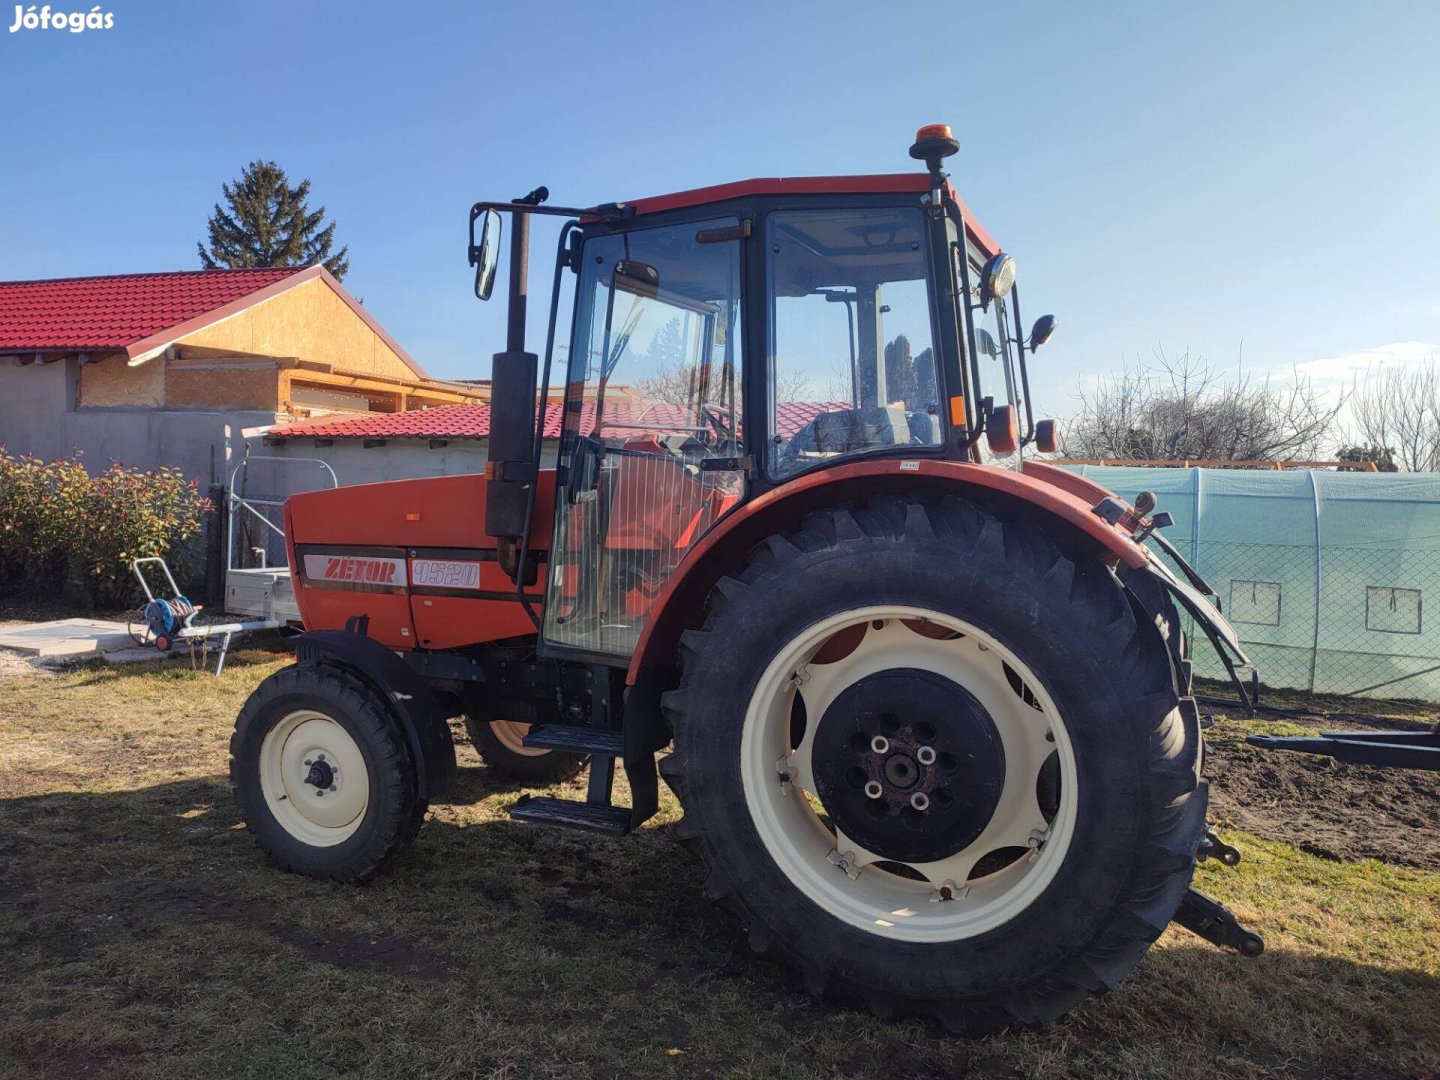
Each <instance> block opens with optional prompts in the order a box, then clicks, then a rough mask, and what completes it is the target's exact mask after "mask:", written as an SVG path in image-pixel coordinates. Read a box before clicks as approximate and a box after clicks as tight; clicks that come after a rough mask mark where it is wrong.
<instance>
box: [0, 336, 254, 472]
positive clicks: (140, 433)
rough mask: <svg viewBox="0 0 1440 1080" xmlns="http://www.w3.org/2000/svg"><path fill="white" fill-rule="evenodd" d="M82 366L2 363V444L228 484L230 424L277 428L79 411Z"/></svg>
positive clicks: (174, 415) (207, 417)
mask: <svg viewBox="0 0 1440 1080" xmlns="http://www.w3.org/2000/svg"><path fill="white" fill-rule="evenodd" d="M75 375H76V361H75V360H73V359H67V360H64V361H60V362H57V363H54V364H27V365H26V366H24V367H17V366H16V365H14V364H13V363H9V362H6V363H3V364H0V445H3V446H4V447H5V448H6V449H7V450H9V451H10V452H11V453H12V454H33V455H35V456H36V457H40V458H45V459H46V460H54V459H56V458H62V457H68V456H70V455H71V454H74V453H76V452H77V451H79V452H80V453H81V455H82V457H83V459H84V460H85V461H86V463H87V464H88V466H89V468H90V470H91V471H92V472H95V471H100V470H103V469H105V468H106V467H107V466H108V465H109V464H110V462H111V461H112V460H114V461H119V462H120V463H121V464H123V465H127V466H131V467H133V468H140V469H150V468H156V467H158V466H170V467H173V468H179V469H183V470H184V471H185V473H186V474H187V475H188V476H189V477H191V478H192V479H197V480H199V481H200V482H201V484H202V485H208V484H218V483H224V482H225V480H226V474H227V470H226V468H225V455H226V447H227V430H226V429H227V426H228V427H229V429H230V430H231V431H232V432H234V433H235V434H236V437H237V438H238V433H239V432H240V431H241V430H242V429H244V428H256V427H268V426H270V425H273V424H274V423H276V420H277V417H276V415H275V414H274V413H273V412H255V411H250V410H219V411H213V412H212V411H202V410H191V409H147V408H134V409H130V408H113V409H74V408H73V403H74V400H75Z"/></svg>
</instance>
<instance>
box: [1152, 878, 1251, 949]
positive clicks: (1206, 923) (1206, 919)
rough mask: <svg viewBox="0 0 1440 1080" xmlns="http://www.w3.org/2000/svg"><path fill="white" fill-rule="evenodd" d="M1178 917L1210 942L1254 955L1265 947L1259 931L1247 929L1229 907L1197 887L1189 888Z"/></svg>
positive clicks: (1194, 932) (1192, 930)
mask: <svg viewBox="0 0 1440 1080" xmlns="http://www.w3.org/2000/svg"><path fill="white" fill-rule="evenodd" d="M1174 921H1175V922H1177V923H1179V924H1180V925H1181V926H1183V927H1185V929H1186V930H1189V931H1190V932H1191V933H1192V934H1196V935H1198V936H1200V937H1202V938H1204V939H1205V940H1206V941H1208V942H1210V944H1212V945H1218V946H1220V948H1222V949H1234V950H1235V951H1236V952H1238V953H1239V954H1240V955H1241V956H1249V957H1252V958H1253V957H1256V956H1259V955H1260V954H1261V953H1263V952H1264V951H1265V942H1264V941H1263V940H1262V939H1261V937H1260V935H1259V934H1257V933H1255V931H1253V930H1247V929H1245V927H1243V926H1241V925H1240V920H1239V919H1237V918H1235V915H1234V913H1233V912H1232V911H1231V910H1230V909H1229V908H1227V907H1226V906H1225V905H1224V904H1222V903H1219V902H1218V901H1215V900H1211V899H1210V897H1208V896H1206V895H1205V894H1204V893H1202V892H1200V891H1198V890H1197V889H1195V888H1190V889H1188V890H1186V892H1185V899H1184V900H1182V901H1180V910H1179V911H1177V912H1175V919H1174Z"/></svg>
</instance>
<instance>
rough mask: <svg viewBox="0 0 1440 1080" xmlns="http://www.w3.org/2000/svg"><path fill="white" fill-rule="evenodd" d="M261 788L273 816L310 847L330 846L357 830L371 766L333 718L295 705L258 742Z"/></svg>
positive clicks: (367, 798)
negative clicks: (262, 739)
mask: <svg viewBox="0 0 1440 1080" xmlns="http://www.w3.org/2000/svg"><path fill="white" fill-rule="evenodd" d="M260 788H261V791H262V792H263V793H264V795H265V805H266V806H267V807H269V809H270V813H271V814H273V815H274V817H275V820H276V821H278V822H279V823H280V826H281V828H283V829H284V830H285V831H286V832H287V833H289V834H290V835H291V836H293V837H295V839H297V840H299V841H301V842H302V843H305V844H308V845H310V846H311V847H333V846H335V845H336V844H340V843H343V842H344V841H346V840H348V839H349V838H350V837H351V836H354V835H355V833H356V831H357V830H359V828H360V825H361V822H363V821H364V820H365V811H366V809H367V808H368V807H369V805H370V772H369V770H368V769H367V768H366V767H365V757H364V755H363V754H362V753H361V752H360V747H359V745H358V744H357V743H356V742H355V740H354V738H353V737H351V735H350V733H349V732H348V731H346V730H345V728H344V727H343V726H342V725H341V724H339V723H338V722H337V721H335V720H334V719H333V718H331V717H329V716H326V715H325V714H324V713H321V712H316V711H314V710H312V709H299V710H296V711H295V712H292V713H288V714H286V715H285V716H284V717H282V718H281V719H280V721H279V722H278V723H276V724H275V726H274V727H272V728H271V729H270V730H269V732H267V733H266V735H265V740H264V742H262V743H261V745H260Z"/></svg>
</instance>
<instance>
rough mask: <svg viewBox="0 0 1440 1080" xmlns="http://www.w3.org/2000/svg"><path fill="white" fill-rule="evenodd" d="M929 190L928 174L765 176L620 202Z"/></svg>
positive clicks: (977, 234)
mask: <svg viewBox="0 0 1440 1080" xmlns="http://www.w3.org/2000/svg"><path fill="white" fill-rule="evenodd" d="M945 188H946V191H947V192H948V194H949V196H950V198H952V199H954V200H955V203H956V205H958V206H959V207H960V212H961V214H962V215H963V216H964V219H965V231H966V232H968V233H969V234H970V239H971V240H972V241H974V243H975V245H976V246H977V247H979V248H980V249H981V250H982V251H983V252H984V253H985V254H986V255H987V256H989V255H994V254H995V253H996V252H998V251H1000V250H1001V248H1000V245H999V244H998V243H996V241H995V238H994V237H992V236H991V235H990V233H989V232H987V231H986V229H985V227H984V226H983V225H981V224H980V222H979V221H978V220H977V219H976V218H975V215H974V214H973V213H971V211H970V207H968V206H967V205H965V200H964V199H962V198H960V195H959V193H958V192H957V191H956V190H955V188H954V186H953V185H951V184H950V183H949V182H948V181H947V182H946V184H945ZM929 190H930V176H929V174H927V173H888V174H882V175H879V176H765V177H757V178H755V179H753V180H738V181H735V182H733V183H729V184H715V185H712V186H711V187H702V188H692V189H691V190H689V191H677V192H675V193H673V194H670V195H656V196H652V197H651V198H646V199H634V200H632V201H630V202H628V203H620V204H618V205H620V206H624V207H630V208H633V209H634V211H635V213H636V214H637V215H641V214H658V213H660V212H661V211H664V210H682V209H685V208H687V207H692V206H704V205H705V204H707V203H717V202H725V201H727V200H729V199H743V198H746V197H747V196H752V195H859V194H876V193H880V194H884V193H887V192H888V193H896V194H906V195H910V194H918V193H920V192H923V191H929Z"/></svg>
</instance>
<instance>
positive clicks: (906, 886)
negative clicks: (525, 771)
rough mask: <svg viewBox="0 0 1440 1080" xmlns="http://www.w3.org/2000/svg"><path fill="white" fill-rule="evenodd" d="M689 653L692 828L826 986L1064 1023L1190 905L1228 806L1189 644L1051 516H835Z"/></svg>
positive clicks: (726, 592)
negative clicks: (1210, 773)
mask: <svg viewBox="0 0 1440 1080" xmlns="http://www.w3.org/2000/svg"><path fill="white" fill-rule="evenodd" d="M755 627H764V628H765V632H764V633H763V634H758V633H756V632H755V631H754V628H755ZM682 664H683V668H682V681H681V686H680V689H679V690H677V691H675V692H674V693H673V694H671V695H669V696H668V697H667V698H666V706H667V709H668V710H669V712H670V714H671V719H672V722H673V723H674V725H675V744H676V752H675V753H674V754H673V755H672V756H671V757H670V758H669V759H668V760H667V764H666V768H665V772H666V775H667V779H668V780H670V782H671V784H672V786H673V787H675V789H676V791H677V793H678V794H679V796H680V799H681V802H682V803H683V805H684V807H685V812H686V818H685V821H684V822H682V824H681V827H680V830H681V835H682V837H685V838H686V839H687V840H688V841H689V842H690V843H692V844H693V845H694V846H695V847H696V848H697V849H698V850H699V852H700V854H701V856H702V857H703V858H704V860H705V861H706V863H707V864H708V866H709V880H708V883H707V885H708V888H707V891H708V892H710V893H712V894H714V895H716V896H718V897H721V898H723V899H725V900H727V901H728V902H729V903H730V904H731V905H732V906H733V907H734V908H736V909H737V910H738V911H739V913H740V914H741V915H742V916H743V917H744V918H745V919H746V921H747V922H748V923H749V926H750V937H751V942H752V944H753V945H754V946H755V947H756V948H757V949H758V950H760V951H765V952H773V953H775V954H776V955H777V956H779V957H780V958H782V959H785V960H788V961H790V962H791V963H793V964H795V965H796V966H798V967H799V968H801V970H802V971H803V972H804V973H805V979H806V983H807V985H809V987H810V988H811V989H812V990H814V991H816V992H826V991H834V992H837V993H839V994H842V995H849V996H858V997H861V998H864V999H866V1000H868V1001H869V1002H870V1003H871V1005H872V1007H874V1009H875V1011H876V1012H877V1013H881V1014H890V1013H894V1012H904V1013H915V1014H922V1015H933V1016H937V1017H939V1018H940V1019H942V1020H944V1021H946V1022H947V1023H948V1024H950V1025H951V1026H952V1027H954V1028H956V1029H957V1030H962V1031H966V1032H973V1033H980V1032H985V1031H990V1030H994V1029H996V1028H998V1027H1003V1026H1005V1025H1007V1024H1012V1023H1017V1022H1018V1023H1037V1022H1043V1021H1046V1020H1050V1019H1053V1018H1054V1017H1056V1016H1059V1015H1060V1014H1062V1013H1063V1012H1065V1011H1066V1010H1068V1009H1069V1008H1071V1007H1073V1006H1074V1005H1075V1004H1076V1003H1078V1002H1079V1001H1080V1000H1082V999H1083V998H1084V997H1085V996H1086V995H1088V994H1090V993H1094V992H1103V991H1104V990H1106V989H1109V988H1111V987H1113V986H1114V985H1116V984H1117V983H1118V982H1119V980H1120V979H1121V978H1123V976H1124V975H1125V974H1126V973H1127V972H1128V971H1129V970H1130V969H1131V968H1132V967H1133V966H1134V965H1135V963H1137V962H1138V961H1139V959H1140V957H1141V955H1143V953H1144V952H1145V950H1146V948H1147V947H1148V946H1149V944H1150V943H1151V942H1152V941H1154V939H1155V938H1156V937H1158V936H1159V934H1160V932H1161V931H1162V930H1163V929H1164V928H1165V926H1166V924H1168V923H1169V921H1170V918H1171V916H1172V915H1173V914H1174V912H1175V910H1176V908H1177V907H1178V906H1179V903H1180V900H1181V897H1182V896H1183V894H1184V891H1185V889H1186V887H1187V886H1188V884H1189V880H1190V874H1191V870H1192V867H1193V856H1194V851H1195V847H1196V845H1197V844H1198V842H1199V840H1200V837H1201V835H1202V834H1203V831H1204V823H1205V801H1206V800H1205V791H1204V787H1203V785H1201V784H1200V782H1199V780H1198V776H1197V771H1198V752H1199V733H1198V730H1194V729H1193V726H1192V725H1187V723H1186V722H1185V721H1184V719H1183V718H1182V713H1181V711H1180V710H1179V709H1177V708H1176V705H1177V697H1176V694H1175V690H1174V686H1173V681H1172V676H1171V669H1170V664H1169V659H1168V656H1167V654H1166V652H1165V648H1164V643H1163V641H1162V640H1161V638H1160V636H1159V634H1158V633H1157V632H1156V631H1155V629H1154V627H1153V626H1151V625H1149V624H1148V623H1138V622H1137V620H1136V618H1135V616H1134V613H1133V611H1132V609H1131V607H1130V605H1129V603H1128V602H1127V599H1126V597H1125V595H1124V593H1123V591H1122V590H1121V588H1120V586H1119V583H1118V582H1117V581H1116V580H1115V578H1114V576H1113V575H1112V574H1111V573H1110V571H1109V569H1108V568H1107V567H1105V566H1104V565H1103V564H1102V563H1101V562H1099V561H1098V559H1096V558H1094V557H1093V556H1089V555H1086V554H1082V553H1066V552H1062V551H1061V550H1059V549H1058V548H1057V547H1056V546H1055V545H1054V544H1053V543H1052V542H1051V540H1050V539H1049V538H1047V536H1046V535H1045V534H1044V533H1042V532H1041V531H1040V530H1039V529H1038V528H1036V527H1035V526H1034V525H1032V524H1030V523H1028V522H1025V521H1013V522H1007V523H1002V522H1001V521H1000V520H999V519H998V518H996V517H994V516H992V515H990V514H988V513H986V512H984V511H981V510H979V509H977V508H976V507H974V506H971V505H969V504H967V503H964V502H961V501H959V500H954V499H946V500H937V501H935V502H931V503H918V502H915V503H903V502H899V501H889V502H883V503H876V504H873V505H871V506H868V507H863V508H855V509H854V510H853V511H852V510H835V511H830V512H826V513H823V514H819V515H815V516H814V517H812V518H811V519H809V520H808V521H807V525H806V528H804V529H802V530H800V531H798V532H797V533H794V534H791V535H789V536H776V537H772V538H771V540H770V541H769V542H767V543H766V544H765V545H762V547H761V548H759V549H757V551H756V553H755V555H754V556H753V557H752V560H751V562H750V564H749V565H748V566H747V567H746V568H745V569H744V570H743V571H742V572H741V573H739V574H738V575H736V576H733V577H730V578H726V579H724V580H723V581H722V582H721V584H720V585H719V586H718V588H717V592H716V594H715V597H714V599H713V601H712V605H711V609H710V612H709V615H708V618H707V619H706V621H705V624H704V627H703V628H702V629H701V630H700V631H691V632H690V633H688V634H687V635H685V638H684V639H683V648H682Z"/></svg>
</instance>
